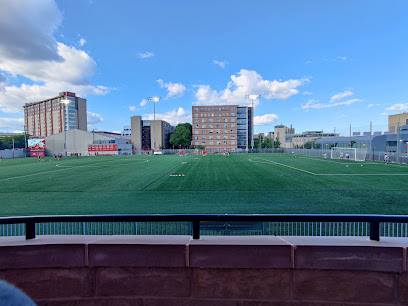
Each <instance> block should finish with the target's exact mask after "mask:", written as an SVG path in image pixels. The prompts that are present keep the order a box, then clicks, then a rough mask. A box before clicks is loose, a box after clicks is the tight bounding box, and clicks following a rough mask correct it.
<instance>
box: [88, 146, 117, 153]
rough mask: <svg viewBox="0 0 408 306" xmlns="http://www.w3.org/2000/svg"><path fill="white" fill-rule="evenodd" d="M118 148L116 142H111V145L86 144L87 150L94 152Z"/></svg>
mask: <svg viewBox="0 0 408 306" xmlns="http://www.w3.org/2000/svg"><path fill="white" fill-rule="evenodd" d="M117 150H118V145H117V144H112V145H89V146H88V152H95V151H97V152H98V151H99V152H100V151H102V152H103V151H105V152H106V151H117Z"/></svg>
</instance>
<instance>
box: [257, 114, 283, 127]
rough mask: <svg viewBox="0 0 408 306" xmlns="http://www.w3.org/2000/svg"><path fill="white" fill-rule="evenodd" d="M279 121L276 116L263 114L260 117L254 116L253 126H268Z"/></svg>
mask: <svg viewBox="0 0 408 306" xmlns="http://www.w3.org/2000/svg"><path fill="white" fill-rule="evenodd" d="M278 119H279V117H278V115H275V114H265V115H262V116H254V125H270V124H272V123H274V122H276V121H277V120H278Z"/></svg>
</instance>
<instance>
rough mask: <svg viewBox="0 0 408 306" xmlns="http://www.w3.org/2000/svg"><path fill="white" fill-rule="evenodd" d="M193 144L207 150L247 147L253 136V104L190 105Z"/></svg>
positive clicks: (234, 149) (232, 150)
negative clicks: (250, 105) (249, 105)
mask: <svg viewBox="0 0 408 306" xmlns="http://www.w3.org/2000/svg"><path fill="white" fill-rule="evenodd" d="M192 117H193V118H192V123H193V135H192V138H193V139H192V145H193V146H203V147H205V148H206V150H208V151H209V152H222V151H224V150H225V151H230V152H236V151H239V150H247V149H248V148H249V147H250V144H251V139H252V135H253V124H252V122H253V112H252V107H246V106H239V105H211V106H193V107H192Z"/></svg>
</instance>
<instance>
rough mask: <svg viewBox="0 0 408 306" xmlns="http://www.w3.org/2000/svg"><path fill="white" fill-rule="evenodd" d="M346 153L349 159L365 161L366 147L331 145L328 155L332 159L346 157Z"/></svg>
mask: <svg viewBox="0 0 408 306" xmlns="http://www.w3.org/2000/svg"><path fill="white" fill-rule="evenodd" d="M346 154H349V155H350V160H355V161H365V159H366V154H367V149H356V148H341V147H333V148H331V156H330V157H331V158H332V159H342V158H343V159H346Z"/></svg>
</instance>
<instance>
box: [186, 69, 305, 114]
mask: <svg viewBox="0 0 408 306" xmlns="http://www.w3.org/2000/svg"><path fill="white" fill-rule="evenodd" d="M308 81H309V79H308V78H303V79H299V80H288V81H284V82H281V81H277V80H273V81H269V80H264V79H263V78H262V76H261V75H260V74H258V73H257V72H256V71H253V70H246V69H241V71H240V72H239V73H238V74H237V75H231V81H230V82H228V84H227V87H226V88H225V89H224V90H221V91H217V90H213V89H211V87H210V85H193V87H195V88H198V89H197V92H196V94H195V96H196V99H197V100H196V101H195V102H194V104H196V105H216V104H240V105H251V104H252V101H250V100H249V99H246V98H245V95H250V94H260V95H261V99H266V100H272V99H277V100H286V99H288V98H290V97H291V96H293V95H296V94H298V93H299V91H298V90H297V89H296V88H297V87H299V86H301V85H303V84H304V83H306V82H308ZM258 104H259V100H255V101H254V105H255V106H257V105H258Z"/></svg>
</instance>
